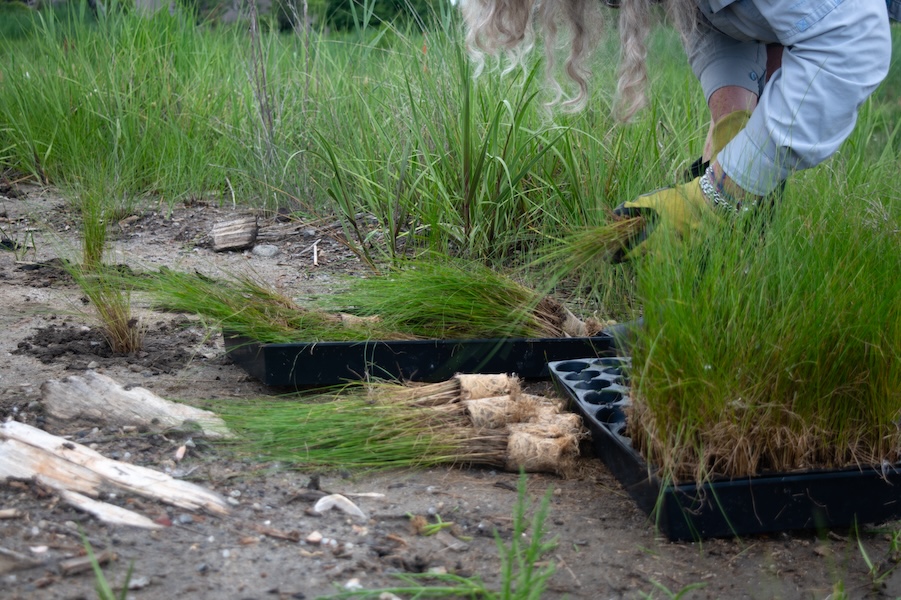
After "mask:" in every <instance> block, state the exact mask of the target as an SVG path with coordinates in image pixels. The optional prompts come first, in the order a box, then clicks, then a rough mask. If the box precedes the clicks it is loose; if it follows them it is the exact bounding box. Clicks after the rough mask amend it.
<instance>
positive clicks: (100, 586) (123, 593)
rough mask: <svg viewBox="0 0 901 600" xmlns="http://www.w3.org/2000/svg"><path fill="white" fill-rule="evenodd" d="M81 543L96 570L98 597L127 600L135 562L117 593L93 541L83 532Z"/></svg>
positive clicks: (102, 599)
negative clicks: (98, 558)
mask: <svg viewBox="0 0 901 600" xmlns="http://www.w3.org/2000/svg"><path fill="white" fill-rule="evenodd" d="M81 543H82V545H83V546H84V550H85V552H86V553H87V555H88V559H89V560H90V561H91V569H92V570H93V571H94V589H95V590H97V597H98V598H100V600H125V599H126V598H127V597H128V583H129V582H130V581H131V575H132V572H133V571H134V562H132V563H131V564H129V565H128V572H127V573H126V574H125V580H124V581H123V582H122V586H121V587H120V588H119V593H118V594H117V593H116V592H115V590H113V586H112V585H110V583H109V580H108V579H107V578H106V575H105V574H104V572H103V568H102V567H101V566H100V562H99V561H98V560H97V557H96V555H95V554H94V548H93V547H92V546H91V542H89V541H88V538H87V536H85V534H84V533H82V534H81Z"/></svg>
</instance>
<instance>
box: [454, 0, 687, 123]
mask: <svg viewBox="0 0 901 600" xmlns="http://www.w3.org/2000/svg"><path fill="white" fill-rule="evenodd" d="M608 1H609V0H608ZM657 3H658V0H622V2H621V4H619V5H618V6H619V8H620V10H619V33H620V46H621V56H620V64H619V76H618V79H617V88H616V114H617V116H618V117H619V118H620V119H621V120H623V121H628V120H630V119H631V118H632V117H633V116H634V115H635V114H636V113H638V112H639V111H640V110H641V109H642V108H644V106H645V105H646V104H647V97H646V90H647V85H648V73H647V38H648V35H649V34H650V31H651V27H652V24H653V18H652V17H653V12H652V11H653V6H654V5H655V4H657ZM662 4H663V5H664V8H665V9H666V12H667V14H668V16H669V17H670V19H671V21H672V22H673V24H674V25H675V26H676V27H677V29H678V30H679V31H680V32H681V33H682V36H683V38H687V37H688V36H690V35H693V34H694V30H695V27H696V24H697V17H696V14H697V8H696V5H695V3H694V0H663V2H662ZM611 5H612V4H611ZM604 6H605V0H461V6H460V8H461V10H462V13H463V19H464V22H465V23H466V28H467V32H466V42H467V45H468V47H469V50H470V53H471V55H472V56H473V58H474V60H475V62H476V64H477V65H478V71H480V70H481V69H482V67H483V66H484V61H485V55H486V54H489V55H498V54H504V55H506V56H507V57H508V58H509V59H510V65H511V68H512V67H514V66H516V65H521V64H523V61H524V59H525V57H526V55H528V54H529V52H531V50H532V49H533V48H534V47H535V42H536V38H537V36H538V33H539V32H540V33H541V34H542V37H543V42H544V52H545V65H546V75H547V80H548V82H549V84H550V85H551V87H552V89H553V90H554V92H555V99H554V101H553V102H552V103H554V104H556V103H560V104H561V105H562V107H563V108H564V110H569V111H577V110H580V109H581V108H583V107H584V106H585V104H586V102H587V100H588V78H589V76H590V75H591V69H590V68H589V67H588V65H587V63H588V59H589V57H590V55H591V53H592V51H593V50H594V49H595V48H596V47H597V44H598V42H599V41H600V39H601V37H602V35H603V33H604V29H605V27H604V20H605V19H604V15H603V14H602V12H603V10H602V9H603V7H604ZM561 25H562V27H564V28H565V29H568V30H569V55H568V57H567V58H566V61H565V64H564V69H565V71H566V74H567V76H568V77H569V78H570V79H571V80H572V81H573V82H574V83H575V84H576V86H577V87H578V93H577V94H576V95H575V96H573V97H571V98H568V99H565V100H563V89H562V88H561V86H560V84H559V83H558V82H557V81H556V79H555V77H554V71H555V68H556V57H555V46H556V44H557V42H558V36H559V33H560V27H561Z"/></svg>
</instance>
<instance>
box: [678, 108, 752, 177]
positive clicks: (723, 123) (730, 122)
mask: <svg viewBox="0 0 901 600" xmlns="http://www.w3.org/2000/svg"><path fill="white" fill-rule="evenodd" d="M750 119H751V111H749V110H737V111H735V112H731V113H729V114H727V115H726V116H724V117H722V118H721V119H720V120H719V121H717V122H716V123H714V124H713V135H712V136H711V138H710V142H711V149H712V154H711V156H710V160H704V158H703V157H700V158H698V159H697V160H696V161H694V162H693V163H691V165H690V166H689V167H688V170H687V171H686V172H685V179H686V180H691V179H694V178H695V177H700V176H701V175H703V174H704V171H706V170H707V167H709V166H710V164H711V163H712V162H713V161H715V160H716V156H717V154H719V153H720V151H721V150H722V149H723V148H725V147H726V144H728V143H729V142H731V141H732V138H734V137H735V136H736V135H738V132H739V131H741V130H742V129H744V128H745V125H747V124H748V121H749V120H750Z"/></svg>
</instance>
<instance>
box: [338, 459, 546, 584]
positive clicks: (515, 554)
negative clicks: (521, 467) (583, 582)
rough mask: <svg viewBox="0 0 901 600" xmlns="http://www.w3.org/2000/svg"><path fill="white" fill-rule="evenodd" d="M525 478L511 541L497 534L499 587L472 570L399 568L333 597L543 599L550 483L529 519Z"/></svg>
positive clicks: (521, 481)
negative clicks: (390, 581)
mask: <svg viewBox="0 0 901 600" xmlns="http://www.w3.org/2000/svg"><path fill="white" fill-rule="evenodd" d="M527 484H528V478H527V477H526V475H525V474H521V475H520V477H519V485H518V486H517V489H518V496H517V500H516V506H515V507H514V509H513V531H512V533H511V536H510V542H509V544H505V543H504V542H503V541H502V540H501V539H500V536H497V535H495V539H496V541H497V548H498V555H499V557H500V562H501V570H500V574H501V580H500V583H499V589H491V588H489V587H488V586H487V585H486V584H485V583H484V582H483V581H482V579H481V578H480V577H479V576H478V575H476V576H473V577H469V578H464V577H460V576H459V575H454V574H446V575H434V574H429V573H421V574H419V573H417V574H414V573H403V574H399V575H396V577H397V578H398V579H400V580H401V581H402V582H403V585H401V586H398V587H391V588H384V589H377V590H354V591H342V592H340V593H338V594H337V595H335V596H331V597H332V598H378V597H380V595H381V594H385V593H390V594H397V595H403V596H405V597H410V598H483V599H484V600H541V598H542V597H543V596H544V594H545V592H546V590H547V582H548V580H549V579H550V578H551V576H553V574H554V571H555V568H556V567H555V565H554V563H553V562H548V563H547V564H540V563H541V562H542V559H543V558H544V557H545V556H547V554H548V553H550V552H551V551H552V550H553V549H554V548H556V547H557V542H556V540H551V541H547V540H545V539H544V537H545V536H546V535H547V531H546V530H545V525H544V524H545V521H546V520H547V516H548V511H549V509H550V501H551V496H552V494H553V490H551V489H549V490H548V491H547V493H546V494H545V495H544V497H543V499H542V501H541V504H540V505H539V506H538V508H537V510H535V512H534V514H533V516H532V517H531V519H529V518H528V517H527V513H528V512H529V508H530V507H529V504H530V503H529V499H528V492H527Z"/></svg>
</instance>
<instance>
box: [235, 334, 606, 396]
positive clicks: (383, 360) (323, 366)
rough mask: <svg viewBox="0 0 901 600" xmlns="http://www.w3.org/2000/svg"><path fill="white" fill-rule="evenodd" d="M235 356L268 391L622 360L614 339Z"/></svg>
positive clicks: (544, 372) (278, 350)
mask: <svg viewBox="0 0 901 600" xmlns="http://www.w3.org/2000/svg"><path fill="white" fill-rule="evenodd" d="M223 337H224V339H225V349H226V351H227V352H228V355H229V357H230V358H231V359H232V361H234V362H235V363H236V364H238V365H240V366H241V367H242V368H243V369H244V370H245V371H247V372H248V373H249V374H250V375H252V376H253V377H255V378H257V379H259V380H260V381H261V382H263V383H264V384H265V385H271V386H287V387H311V386H322V385H333V384H339V383H345V382H347V381H359V380H363V379H368V378H375V379H386V380H407V381H421V382H438V381H445V380H447V379H450V378H451V377H453V376H454V375H456V374H457V373H515V374H517V375H519V376H520V377H522V378H524V379H547V378H549V377H550V373H549V371H548V367H547V363H548V362H550V361H556V360H563V359H568V358H573V357H577V356H605V355H612V354H615V350H614V342H613V337H612V336H610V335H606V334H601V335H598V336H596V337H585V338H559V339H558V338H553V339H485V340H415V341H368V342H317V343H294V344H262V343H259V342H255V341H253V340H250V339H247V338H244V337H240V336H235V335H229V334H228V333H227V332H225V333H224V334H223Z"/></svg>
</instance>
